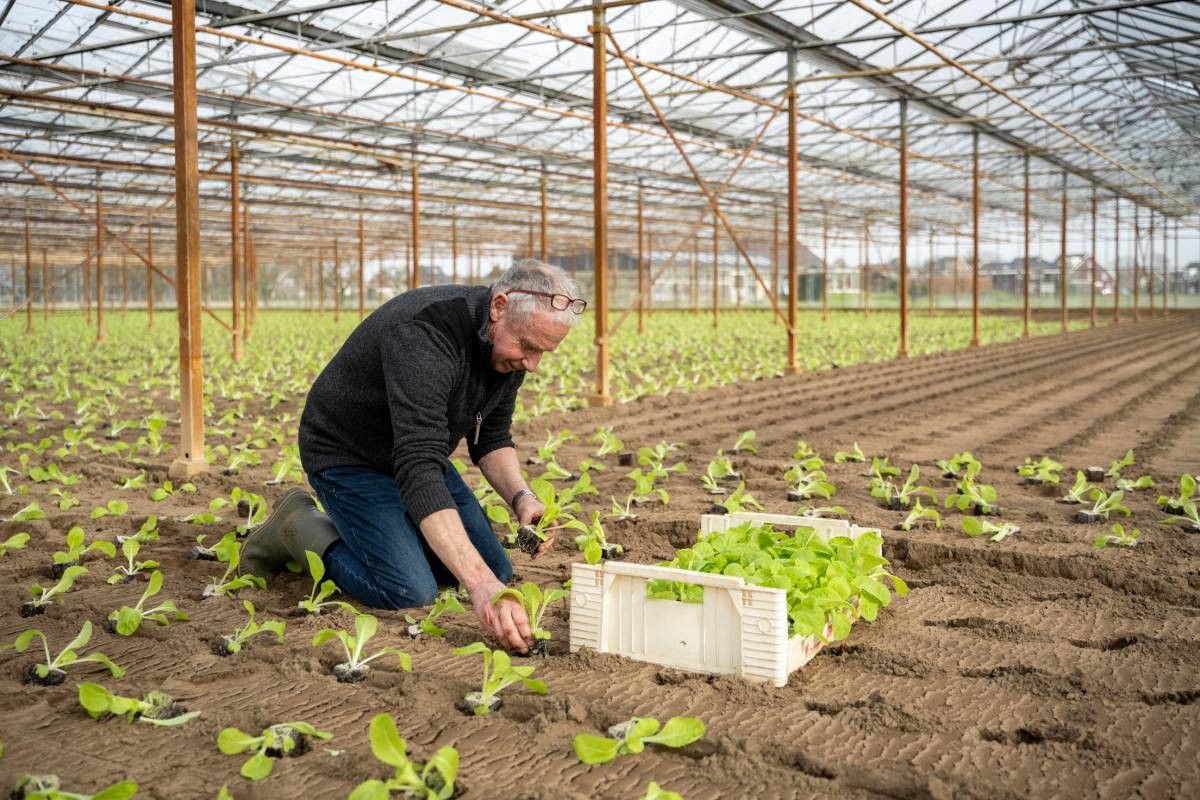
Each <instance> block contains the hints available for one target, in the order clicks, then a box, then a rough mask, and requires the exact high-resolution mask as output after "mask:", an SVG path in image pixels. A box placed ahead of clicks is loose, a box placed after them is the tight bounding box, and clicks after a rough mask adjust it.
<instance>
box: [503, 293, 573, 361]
mask: <svg viewBox="0 0 1200 800" xmlns="http://www.w3.org/2000/svg"><path fill="white" fill-rule="evenodd" d="M488 314H489V319H490V320H491V322H492V330H491V333H492V369H494V370H496V371H497V372H517V371H518V370H525V371H527V372H535V371H537V366H538V362H539V361H541V359H542V355H543V354H544V353H548V352H550V351H551V350H553V349H554V348H556V347H558V345H559V344H560V343H561V342H562V340H563V338H564V337H566V335H567V333H568V332H569V331H570V330H571V328H570V326H569V325H564V324H563V323H561V322H559V321H557V320H556V319H555V318H554V316H553V315H552V314H550V313H544V312H541V311H535V312H534V313H533V314H532V315H531V316H530V317H528V318H527V319H525V320H523V321H521V322H519V323H518V322H514V321H513V319H512V316H511V315H510V314H509V307H508V296H507V295H504V294H498V295H496V296H495V297H493V298H492V304H491V307H490V308H489V309H488Z"/></svg>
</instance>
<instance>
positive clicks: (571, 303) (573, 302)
mask: <svg viewBox="0 0 1200 800" xmlns="http://www.w3.org/2000/svg"><path fill="white" fill-rule="evenodd" d="M506 294H532V295H536V296H537V297H549V298H550V307H551V308H553V309H554V310H555V311H566V310H567V309H568V308H569V309H571V311H572V312H574V313H575V314H582V313H583V312H584V311H585V310H586V309H587V300H581V299H579V298H578V297H567V296H566V295H565V294H550V293H549V292H535V291H533V290H532V289H509V290H508V291H507V292H506Z"/></svg>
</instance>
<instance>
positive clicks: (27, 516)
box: [8, 500, 46, 522]
mask: <svg viewBox="0 0 1200 800" xmlns="http://www.w3.org/2000/svg"><path fill="white" fill-rule="evenodd" d="M45 518H46V512H45V511H42V507H41V506H40V505H38V501H37V500H34V501H33V502H32V503H30V504H29V505H27V506H25V507H24V508H22V509H21V510H20V511H18V512H17V513H15V514H13V515H12V516H11V517H9V518H8V521H9V522H31V521H33V520H35V519H45Z"/></svg>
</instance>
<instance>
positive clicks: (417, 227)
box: [333, 151, 421, 319]
mask: <svg viewBox="0 0 1200 800" xmlns="http://www.w3.org/2000/svg"><path fill="white" fill-rule="evenodd" d="M410 172H411V174H412V264H411V272H410V274H409V278H408V288H409V289H415V288H417V287H418V286H420V285H421V176H420V175H419V174H418V171H417V154H416V151H413V160H412V167H411V169H410ZM336 252H337V243H336V241H335V243H334V253H335V255H334V257H333V260H334V262H335V264H334V270H335V271H336V269H337V265H336V262H337V255H336ZM335 319H336V317H335Z"/></svg>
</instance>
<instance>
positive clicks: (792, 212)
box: [783, 48, 803, 375]
mask: <svg viewBox="0 0 1200 800" xmlns="http://www.w3.org/2000/svg"><path fill="white" fill-rule="evenodd" d="M787 80H788V87H787V115H788V123H787V135H788V142H787V162H788V163H787V215H788V218H787V265H788V267H787V295H788V306H787V307H788V317H787V319H788V325H787V361H786V362H785V363H784V365H783V374H784V375H799V374H800V373H801V372H803V370H802V369H801V368H800V358H799V353H798V349H799V346H800V342H799V338H798V335H797V332H796V322H797V317H798V316H799V313H798V309H797V302H798V298H797V297H796V289H797V284H798V283H799V281H798V280H797V277H798V272H799V269H800V265H799V263H798V262H799V254H798V253H797V252H796V247H797V244H798V242H799V239H800V231H798V230H797V229H796V227H797V224H798V223H799V216H800V203H799V199H798V197H797V194H796V181H797V173H798V166H799V154H798V151H797V144H796V140H797V130H796V115H797V113H798V105H799V102H800V98H799V96H798V94H799V90H798V89H797V85H796V51H795V50H794V49H790V48H789V49H788V52H787Z"/></svg>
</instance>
